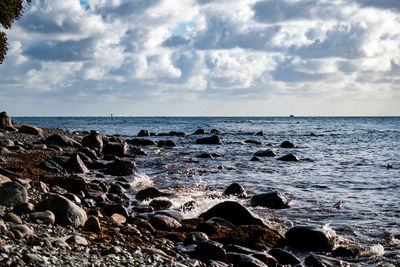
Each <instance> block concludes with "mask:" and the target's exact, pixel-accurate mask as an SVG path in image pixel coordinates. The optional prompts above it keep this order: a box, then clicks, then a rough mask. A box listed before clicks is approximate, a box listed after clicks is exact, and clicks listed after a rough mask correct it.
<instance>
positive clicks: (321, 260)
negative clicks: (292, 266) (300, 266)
mask: <svg viewBox="0 0 400 267" xmlns="http://www.w3.org/2000/svg"><path fill="white" fill-rule="evenodd" d="M304 263H305V264H306V265H307V266H310V267H321V266H323V267H341V266H351V264H350V263H349V262H346V261H342V260H338V259H334V258H330V257H327V256H322V255H316V254H311V255H309V256H307V258H306V259H305V260H304Z"/></svg>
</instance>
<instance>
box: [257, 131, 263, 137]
mask: <svg viewBox="0 0 400 267" xmlns="http://www.w3.org/2000/svg"><path fill="white" fill-rule="evenodd" d="M256 135H259V136H263V135H264V132H263V131H259V132H257V133H256Z"/></svg>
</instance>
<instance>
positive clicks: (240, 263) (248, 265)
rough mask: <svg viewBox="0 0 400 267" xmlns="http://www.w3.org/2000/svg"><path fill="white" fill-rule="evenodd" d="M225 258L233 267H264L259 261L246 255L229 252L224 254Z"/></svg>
mask: <svg viewBox="0 0 400 267" xmlns="http://www.w3.org/2000/svg"><path fill="white" fill-rule="evenodd" d="M226 258H227V261H228V262H229V263H232V264H233V266H234V267H266V265H265V264H264V263H263V262H262V261H260V260H259V259H257V258H255V257H253V256H250V255H246V254H240V253H236V252H229V253H226Z"/></svg>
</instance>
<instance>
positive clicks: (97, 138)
mask: <svg viewBox="0 0 400 267" xmlns="http://www.w3.org/2000/svg"><path fill="white" fill-rule="evenodd" d="M82 145H83V146H85V147H88V148H90V149H95V150H97V151H99V152H101V151H102V150H103V145H104V144H103V135H102V134H100V133H99V132H97V131H91V132H90V134H89V135H88V136H85V137H84V138H83V139H82Z"/></svg>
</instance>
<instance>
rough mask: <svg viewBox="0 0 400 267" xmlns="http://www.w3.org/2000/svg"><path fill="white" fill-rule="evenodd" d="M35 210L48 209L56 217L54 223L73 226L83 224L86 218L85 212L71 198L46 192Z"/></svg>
mask: <svg viewBox="0 0 400 267" xmlns="http://www.w3.org/2000/svg"><path fill="white" fill-rule="evenodd" d="M35 208H36V210H38V211H46V210H49V211H51V212H53V213H54V215H55V217H56V220H55V222H56V224H59V225H62V226H68V225H71V226H73V227H79V226H83V225H84V223H85V222H86V220H87V215H86V212H85V211H84V210H83V209H82V208H80V207H79V206H77V205H76V204H74V203H73V202H72V201H71V200H69V199H67V198H66V197H63V196H60V195H58V194H48V195H47V198H45V199H43V200H42V201H40V202H39V203H38V204H37V205H36V207H35Z"/></svg>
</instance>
